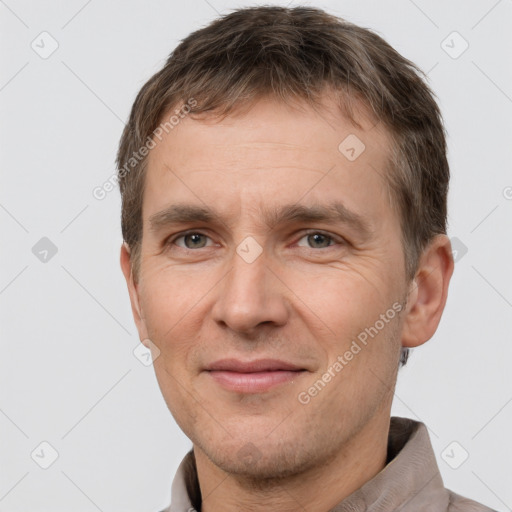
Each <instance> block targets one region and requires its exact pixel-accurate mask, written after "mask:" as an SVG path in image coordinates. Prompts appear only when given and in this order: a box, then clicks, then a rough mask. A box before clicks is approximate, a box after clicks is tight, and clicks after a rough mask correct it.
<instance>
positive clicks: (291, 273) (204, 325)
mask: <svg viewBox="0 0 512 512" xmlns="http://www.w3.org/2000/svg"><path fill="white" fill-rule="evenodd" d="M335 111H336V107H335V106H331V109H330V112H335ZM359 120H360V122H361V123H362V129H357V128H355V127H354V126H353V125H352V124H351V123H350V122H349V121H348V120H345V119H344V118H343V117H342V116H341V115H334V114H332V113H331V114H330V115H329V116H327V114H325V113H324V114H322V115H319V114H317V113H315V112H314V110H312V109H311V108H309V107H306V106H304V107H303V108H302V110H300V111H299V110H295V109H291V108H290V107H287V106H285V105H283V104H280V103H277V102H275V101H271V100H261V101H259V102H258V103H257V104H256V105H255V106H254V107H253V108H252V109H251V110H250V111H248V112H247V113H246V114H244V115H236V116H229V117H227V118H225V119H224V120H222V121H219V120H218V119H213V118H205V119H204V120H193V119H192V118H190V117H189V118H186V119H184V120H182V121H181V122H180V124H179V125H178V126H177V127H175V128H174V129H173V130H172V131H170V132H169V134H167V135H164V138H163V140H162V141H161V142H159V143H158V144H157V146H156V147H155V148H154V149H153V150H152V151H151V153H150V156H149V160H148V169H147V175H146V187H145V192H144V197H143V205H144V206H143V241H142V258H141V267H140V277H139V281H138V283H137V285H136V289H135V292H134V289H133V288H132V299H133V297H136V300H137V302H138V305H139V311H140V316H141V318H140V319H138V320H137V319H136V320H137V326H138V329H139V333H140V336H141V338H149V339H150V340H151V342H152V343H154V345H155V346H156V347H158V349H159V350H160V355H159V357H158V358H157V359H156V360H155V362H154V366H155V371H156V375H157V379H158V382H159V385H160V388H161V390H162V393H163V396H164V398H165V400H166V402H167V405H168V407H169V409H170V410H171V412H172V414H173V416H174V417H175V419H176V421H177V423H178V424H179V425H180V427H181V428H182V430H183V431H184V432H185V434H186V435H187V436H188V437H189V438H190V439H191V440H192V441H193V443H194V445H195V447H196V450H200V451H201V452H202V453H204V454H205V455H206V456H207V457H208V458H209V459H210V460H211V461H213V463H214V464H216V465H217V466H219V467H221V468H223V469H224V470H227V471H229V472H234V473H239V474H246V475H266V476H278V475H285V474H291V473H294V472H296V471H299V470H301V469H304V468H307V467H309V466H313V465H314V464H319V463H321V461H325V460H327V459H328V458H329V457H331V456H333V455H335V454H336V453H338V452H340V451H341V450H342V448H343V447H344V446H345V447H346V446H348V444H350V442H351V440H352V439H353V438H354V436H355V435H356V434H358V433H360V432H362V431H364V429H365V428H367V427H368V425H370V424H372V422H373V423H375V421H384V422H386V421H388V418H389V407H390V403H391V396H392V392H393V388H394V383H395V378H396V371H397V366H398V358H399V353H400V347H401V339H400V338H401V329H402V324H403V318H402V316H403V315H401V314H398V311H399V310H400V308H401V307H402V306H403V300H404V298H406V294H407V286H406V285H407V283H406V282H405V277H404V276H405V270H404V269H405V267H404V259H403V252H402V246H401V242H400V225H399V218H398V216H397V214H396V213H395V212H394V211H393V210H392V208H391V206H390V204H389V197H388V192H387V187H386V185H385V182H384V175H385V172H386V171H385V169H386V162H387V158H388V152H387V151H388V150H389V147H390V142H389V140H388V137H387V135H386V133H385V132H384V130H383V129H382V126H381V125H379V124H377V125H376V126H373V123H371V122H370V121H369V120H367V119H366V118H363V117H361V118H360V119H359ZM354 135H355V136H356V137H357V138H358V139H359V140H360V141H362V142H363V143H364V146H365V148H364V150H363V151H362V152H361V150H362V149H363V148H362V146H361V145H360V143H359V142H357V139H355V138H354ZM348 136H351V137H350V138H349V139H347V141H346V142H345V143H344V144H342V145H341V147H340V148H339V146H340V143H342V141H344V140H345V139H346V138H347V137H348ZM358 144H359V145H358ZM359 153H360V154H359ZM335 204H337V205H338V207H337V209H335V208H334V206H333V205H335ZM340 205H343V206H344V208H345V209H346V211H348V212H352V218H351V217H350V215H345V216H342V215H340V212H341V207H340ZM176 207H180V209H177V208H176ZM185 207H186V208H185ZM168 208H171V210H169V212H168V213H170V212H172V215H167V216H164V215H160V216H157V214H158V213H160V212H162V211H164V210H166V209H168ZM197 209H201V210H205V211H206V210H207V211H209V212H210V213H211V218H208V217H207V216H206V215H202V216H201V215H198V212H196V210H197ZM325 212H327V213H331V214H332V215H331V218H329V217H325V218H323V217H322V216H320V215H317V216H315V215H313V214H315V213H317V214H319V213H325ZM335 212H337V213H335ZM341 213H342V212H341ZM356 216H357V218H359V220H360V221H361V222H359V223H357V222H356V221H354V219H356ZM151 220H152V221H153V222H151ZM363 228H364V229H363ZM365 329H366V330H365ZM363 333H366V337H365V335H364V334H363ZM363 340H364V341H363ZM354 343H355V344H354ZM349 353H350V354H352V356H350V354H349ZM336 363H337V364H336Z"/></svg>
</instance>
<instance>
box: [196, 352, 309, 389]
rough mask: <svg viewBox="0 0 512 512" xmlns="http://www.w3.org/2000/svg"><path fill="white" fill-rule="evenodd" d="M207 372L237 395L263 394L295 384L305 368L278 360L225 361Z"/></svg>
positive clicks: (207, 369)
mask: <svg viewBox="0 0 512 512" xmlns="http://www.w3.org/2000/svg"><path fill="white" fill-rule="evenodd" d="M205 371H206V372H207V373H208V374H209V375H210V376H211V377H212V379H213V380H214V381H215V382H216V383H217V384H219V385H220V386H221V387H223V388H224V389H227V390H229V391H235V392H237V393H263V392H265V391H268V390H270V389H271V388H274V387H276V386H278V385H280V384H284V383H290V382H293V380H294V379H296V378H298V377H300V376H302V375H303V374H305V373H306V372H307V370H306V369H305V368H301V367H300V366H297V365H294V364H292V363H288V362H285V361H279V360H277V359H258V360H255V361H245V362H244V361H239V360H237V359H223V360H220V361H216V362H215V363H213V364H211V365H209V366H208V367H207V368H206V369H205Z"/></svg>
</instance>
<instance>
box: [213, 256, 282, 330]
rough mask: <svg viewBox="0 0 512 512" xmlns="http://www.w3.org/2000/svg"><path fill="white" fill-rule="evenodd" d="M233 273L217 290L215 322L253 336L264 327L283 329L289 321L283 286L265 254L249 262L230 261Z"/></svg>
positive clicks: (214, 308) (238, 257) (214, 311)
mask: <svg viewBox="0 0 512 512" xmlns="http://www.w3.org/2000/svg"><path fill="white" fill-rule="evenodd" d="M230 264H231V270H230V271H229V272H228V274H227V275H226V277H225V278H224V279H223V280H222V282H221V283H220V284H219V286H218V287H216V294H217V296H216V297H215V304H214V306H213V308H212V315H213V319H214V320H215V322H217V324H219V325H220V326H221V327H223V328H229V329H231V330H232V331H235V332H237V333H244V334H246V335H251V334H255V333H257V332H258V331H259V330H260V329H261V326H263V325H269V326H270V325H272V326H274V327H281V326H283V325H284V324H286V322H287V320H288V317H289V304H288V301H287V299H286V294H285V290H286V287H285V286H284V284H283V282H282V281H281V280H280V279H279V278H278V275H277V272H276V271H275V270H272V269H271V268H270V266H269V261H268V258H267V257H266V255H265V253H262V254H261V255H260V256H259V257H258V258H257V259H256V260H255V261H252V262H247V261H245V260H244V259H243V258H242V257H240V255H239V254H238V253H236V252H235V253H234V254H233V257H232V259H231V261H230Z"/></svg>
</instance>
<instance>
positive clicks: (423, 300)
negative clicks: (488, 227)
mask: <svg viewBox="0 0 512 512" xmlns="http://www.w3.org/2000/svg"><path fill="white" fill-rule="evenodd" d="M453 268H454V261H453V255H452V246H451V243H450V239H449V238H448V237H447V236H446V235H436V236H435V237H434V239H433V240H432V241H431V243H430V244H429V245H428V246H427V247H426V248H425V250H424V251H423V253H422V256H421V258H420V263H419V266H418V270H417V272H416V276H415V277H414V279H413V281H412V283H411V286H410V288H409V295H408V300H407V308H406V315H405V320H404V327H403V330H402V346H404V347H417V346H419V345H422V344H423V343H425V342H426V341H428V340H429V339H430V338H431V337H432V336H433V335H434V333H435V332H436V330H437V327H438V325H439V322H440V320H441V315H442V314H443V310H444V306H445V304H446V299H447V297H448V285H449V284H450V278H451V277H452V274H453Z"/></svg>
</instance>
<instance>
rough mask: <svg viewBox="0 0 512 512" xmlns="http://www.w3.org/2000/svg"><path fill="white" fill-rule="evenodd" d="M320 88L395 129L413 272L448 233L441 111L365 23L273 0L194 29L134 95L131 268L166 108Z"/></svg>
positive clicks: (305, 94) (124, 174) (315, 94)
mask: <svg viewBox="0 0 512 512" xmlns="http://www.w3.org/2000/svg"><path fill="white" fill-rule="evenodd" d="M326 91H334V92H335V93H336V97H335V99H336V101H337V103H338V104H339V106H340V109H341V111H342V112H343V114H345V115H346V116H347V117H348V118H349V119H351V120H352V121H353V122H354V123H355V120H354V117H353V112H352V109H351V105H352V104H353V102H352V101H351V100H352V99H358V100H361V101H362V102H363V104H364V105H365V106H367V107H368V109H369V111H370V112H371V113H372V114H373V115H374V117H375V118H376V119H377V120H378V121H380V122H382V123H383V124H384V126H385V128H386V129H387V132H388V133H389V135H390V136H391V139H392V141H393V147H392V148H390V154H391V157H390V162H389V172H387V174H386V181H387V184H388V188H389V197H390V198H391V205H392V207H393V208H395V210H396V212H397V213H398V215H399V216H400V219H401V229H402V246H403V250H404V257H405V263H406V279H407V280H411V279H413V278H414V276H415V273H416V271H417V266H418V263H419V257H420V255H421V253H422V251H423V249H424V248H425V246H426V245H427V244H428V243H429V242H430V241H431V240H432V238H433V237H434V235H436V234H440V233H446V217H447V193H448V182H449V167H448V162H447V158H446V141H445V133H444V128H443V123H442V119H441V114H440V111H439V107H438V105H437V103H436V101H435V99H434V95H433V93H432V91H431V90H430V88H429V87H428V85H427V84H426V82H425V80H424V75H423V74H422V72H421V71H420V70H419V69H418V68H417V67H416V66H415V65H414V64H413V63H412V62H410V61H409V60H407V59H405V58H404V57H402V56H401V55H400V54H399V53H398V52H396V51H395V50H394V49H393V48H392V47H391V46H390V45H389V44H388V43H386V41H384V40H383V39H382V38H381V37H380V36H378V35H377V34H375V33H374V32H372V31H371V30H368V29H365V28H362V27H359V26H357V25H354V24H352V23H349V22H347V21H345V20H342V19H340V18H337V17H335V16H333V15H330V14H328V13H326V12H324V11H322V10H321V9H317V8H312V7H294V8H285V7H270V6H263V7H252V8H246V9H240V10H237V11H235V12H232V13H230V14H228V15H225V16H223V17H221V18H219V19H217V20H215V21H214V22H212V23H211V24H210V25H208V26H207V27H205V28H202V29H200V30H197V31H195V32H193V33H192V34H190V35H189V36H188V37H187V38H185V39H184V40H183V41H182V42H181V43H180V44H179V45H178V46H177V47H176V49H175V50H174V51H173V52H172V53H171V55H170V56H169V58H168V60H167V62H166V63H165V65H164V67H163V69H162V70H161V71H159V72H158V73H156V74H155V75H154V76H153V77H152V78H150V80H149V81H148V82H147V83H146V84H145V85H144V86H143V87H142V89H141V91H140V92H139V94H138V95H137V98H136V99H135V102H134V104H133V107H132V110H131V113H130V118H129V121H128V124H127V125H126V127H125V129H124V132H123V134H122V137H121V141H120V145H119V151H118V155H117V166H118V180H119V185H120V189H121V196H122V221H121V224H122V234H123V239H124V241H125V242H126V243H127V244H128V246H129V247H130V250H131V255H132V256H131V257H132V268H133V272H134V276H135V277H137V275H138V271H139V266H140V251H141V243H142V197H143V192H144V175H145V169H146V162H147V157H146V156H145V155H144V156H141V155H140V149H141V148H142V147H144V146H147V143H148V141H153V140H154V133H155V130H157V128H158V126H159V124H160V123H161V122H162V119H163V118H164V116H165V115H168V114H169V112H171V111H172V109H176V107H179V106H183V105H187V106H188V107H187V108H188V110H187V114H188V113H190V114H189V115H191V114H194V113H208V112H211V113H212V114H215V115H219V116H224V115H227V114H228V113H230V112H231V111H233V110H234V109H238V108H241V107H242V106H247V105H250V104H251V102H253V101H255V100H257V99H260V98H263V97H268V96H273V97H276V98H278V99H279V100H281V101H287V100H289V99H298V100H302V101H306V102H309V103H310V104H320V103H321V99H322V96H323V95H324V94H325V93H326ZM191 99H193V102H191V101H190V100H191ZM175 112H176V113H179V112H181V113H182V114H183V109H181V110H175ZM180 117H183V116H182V115H180ZM356 124H357V123H356ZM145 153H147V151H146V152H145ZM137 155H138V156H137ZM129 162H130V164H129V167H128V163H129ZM406 359H407V351H404V352H403V354H402V362H405V360H406Z"/></svg>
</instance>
